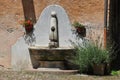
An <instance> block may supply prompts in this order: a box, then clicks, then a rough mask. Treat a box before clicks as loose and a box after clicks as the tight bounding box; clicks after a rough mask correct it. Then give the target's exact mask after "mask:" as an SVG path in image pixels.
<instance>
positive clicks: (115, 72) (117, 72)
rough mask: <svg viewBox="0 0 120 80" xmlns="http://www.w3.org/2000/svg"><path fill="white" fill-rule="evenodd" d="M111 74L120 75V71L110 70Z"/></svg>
mask: <svg viewBox="0 0 120 80" xmlns="http://www.w3.org/2000/svg"><path fill="white" fill-rule="evenodd" d="M111 75H112V76H118V75H120V71H114V70H113V71H111Z"/></svg>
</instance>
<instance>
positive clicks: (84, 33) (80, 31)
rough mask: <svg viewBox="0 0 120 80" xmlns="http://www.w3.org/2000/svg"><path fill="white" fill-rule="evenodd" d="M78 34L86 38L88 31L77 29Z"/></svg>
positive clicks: (82, 28)
mask: <svg viewBox="0 0 120 80" xmlns="http://www.w3.org/2000/svg"><path fill="white" fill-rule="evenodd" d="M76 32H77V34H78V35H81V36H83V37H85V36H86V29H85V28H84V27H77V28H76Z"/></svg>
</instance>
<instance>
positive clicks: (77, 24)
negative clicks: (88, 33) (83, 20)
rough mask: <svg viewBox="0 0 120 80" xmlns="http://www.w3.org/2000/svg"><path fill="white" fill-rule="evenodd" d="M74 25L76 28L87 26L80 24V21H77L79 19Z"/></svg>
mask: <svg viewBox="0 0 120 80" xmlns="http://www.w3.org/2000/svg"><path fill="white" fill-rule="evenodd" d="M72 25H73V26H74V27H75V28H78V27H81V28H83V27H85V26H84V25H82V24H80V23H79V22H77V21H74V23H73V24H72Z"/></svg>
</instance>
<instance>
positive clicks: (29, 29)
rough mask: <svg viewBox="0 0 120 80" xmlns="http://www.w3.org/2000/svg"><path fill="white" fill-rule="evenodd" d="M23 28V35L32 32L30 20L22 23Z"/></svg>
mask: <svg viewBox="0 0 120 80" xmlns="http://www.w3.org/2000/svg"><path fill="white" fill-rule="evenodd" d="M23 27H24V28H25V33H26V34H28V33H30V32H32V31H33V29H34V28H33V23H32V21H30V20H27V21H25V22H24V23H23Z"/></svg>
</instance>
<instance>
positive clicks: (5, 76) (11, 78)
mask: <svg viewBox="0 0 120 80" xmlns="http://www.w3.org/2000/svg"><path fill="white" fill-rule="evenodd" d="M0 80H120V76H93V75H92V76H91V75H83V74H71V75H70V74H69V75H68V74H59V73H46V72H40V71H39V72H38V71H12V70H0Z"/></svg>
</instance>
